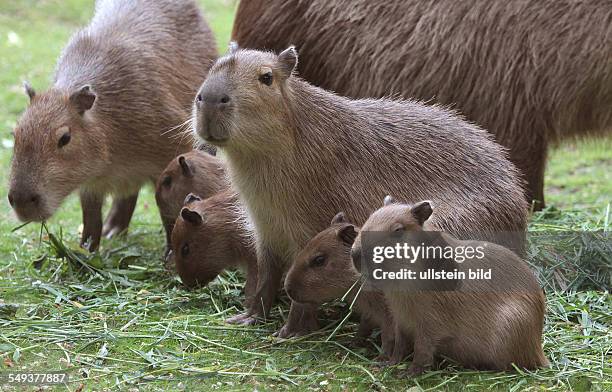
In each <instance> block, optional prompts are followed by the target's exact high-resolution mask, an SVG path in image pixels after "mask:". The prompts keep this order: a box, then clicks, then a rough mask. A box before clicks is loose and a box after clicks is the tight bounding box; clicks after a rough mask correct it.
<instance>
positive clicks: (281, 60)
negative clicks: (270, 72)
mask: <svg viewBox="0 0 612 392" xmlns="http://www.w3.org/2000/svg"><path fill="white" fill-rule="evenodd" d="M297 63H298V53H297V50H296V49H295V46H290V47H288V48H287V49H285V50H283V51H282V52H281V54H279V55H278V64H279V68H280V71H281V74H282V75H283V77H284V78H285V79H286V78H288V77H289V76H291V74H292V73H293V71H294V70H295V68H296V67H297Z"/></svg>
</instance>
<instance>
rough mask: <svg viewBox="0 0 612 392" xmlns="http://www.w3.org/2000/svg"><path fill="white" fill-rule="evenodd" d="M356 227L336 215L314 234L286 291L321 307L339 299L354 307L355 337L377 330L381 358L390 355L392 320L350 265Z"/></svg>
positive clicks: (293, 269) (380, 295)
mask: <svg viewBox="0 0 612 392" xmlns="http://www.w3.org/2000/svg"><path fill="white" fill-rule="evenodd" d="M358 230H359V229H358V228H356V227H355V226H354V225H353V224H351V223H350V222H348V220H347V219H346V217H345V216H344V213H342V212H339V213H338V214H336V216H334V218H333V219H332V222H331V225H330V227H328V228H327V229H325V230H323V231H322V232H320V233H319V234H317V235H315V236H314V237H313V238H312V239H311V240H310V241H308V243H307V244H306V246H305V247H304V249H302V251H301V252H300V253H299V254H298V255H297V256H296V260H295V261H294V262H293V264H292V266H291V268H290V269H289V272H288V273H287V277H286V278H285V291H286V292H287V295H289V298H291V300H293V301H296V302H299V303H310V304H314V305H317V306H318V305H321V304H323V303H325V302H330V301H333V300H335V299H338V298H345V300H346V301H347V302H348V303H349V304H353V306H354V309H355V311H356V312H357V313H358V314H359V315H360V318H361V320H360V324H359V333H358V336H367V335H369V333H370V332H371V328H372V326H374V327H376V328H380V330H381V340H382V351H383V355H381V358H382V357H385V358H391V356H392V354H393V346H394V342H393V333H394V328H393V318H392V316H391V312H390V311H389V308H388V307H387V304H386V303H385V298H384V295H383V293H382V292H381V291H378V290H371V289H365V288H362V287H361V282H360V277H361V275H360V274H359V272H358V271H357V270H356V269H355V267H354V266H353V262H352V260H351V256H350V252H351V247H352V246H353V242H354V241H355V238H356V237H357V232H358Z"/></svg>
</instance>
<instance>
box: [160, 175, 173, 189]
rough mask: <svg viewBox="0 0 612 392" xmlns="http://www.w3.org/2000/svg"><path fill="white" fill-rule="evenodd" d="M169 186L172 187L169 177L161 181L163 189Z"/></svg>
mask: <svg viewBox="0 0 612 392" xmlns="http://www.w3.org/2000/svg"><path fill="white" fill-rule="evenodd" d="M170 185H172V177H170V176H166V177H164V180H163V181H162V186H163V187H165V188H169V187H170Z"/></svg>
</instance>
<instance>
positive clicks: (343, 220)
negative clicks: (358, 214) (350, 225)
mask: <svg viewBox="0 0 612 392" xmlns="http://www.w3.org/2000/svg"><path fill="white" fill-rule="evenodd" d="M346 222H347V221H346V216H344V212H339V213H337V214H336V216H334V218H333V219H332V221H331V226H333V225H337V224H338V223H346Z"/></svg>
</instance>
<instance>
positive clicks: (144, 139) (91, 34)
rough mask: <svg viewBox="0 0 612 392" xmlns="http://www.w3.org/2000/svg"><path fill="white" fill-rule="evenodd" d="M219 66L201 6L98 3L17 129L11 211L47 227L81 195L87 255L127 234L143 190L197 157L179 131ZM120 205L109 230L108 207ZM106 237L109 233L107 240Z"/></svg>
mask: <svg viewBox="0 0 612 392" xmlns="http://www.w3.org/2000/svg"><path fill="white" fill-rule="evenodd" d="M215 57H216V47H215V40H214V37H213V35H212V32H211V31H210V30H209V28H208V26H207V25H206V23H205V21H204V19H203V18H202V15H201V13H200V10H199V9H198V6H197V5H196V3H195V1H194V0H158V1H147V0H132V1H122V0H100V1H97V2H96V10H95V15H94V17H93V19H92V20H91V22H90V24H89V25H88V26H87V27H86V28H84V29H83V30H81V31H79V32H77V33H76V34H75V35H74V36H73V37H72V38H71V40H70V42H69V43H68V45H67V46H66V47H65V49H64V51H63V53H62V55H61V57H60V58H59V60H58V63H57V68H56V71H55V77H54V81H53V85H52V86H51V88H50V89H49V90H48V91H45V92H43V93H36V92H35V91H34V90H33V89H32V88H31V87H29V86H27V87H26V90H27V93H28V95H29V97H30V104H29V106H28V108H27V109H26V111H25V113H24V114H23V115H22V117H21V118H20V119H19V121H18V123H17V126H16V127H15V148H14V155H13V161H12V167H11V175H10V191H9V202H10V204H11V205H12V207H13V209H14V210H15V212H16V214H17V217H18V218H19V219H21V220H23V221H43V220H46V219H48V218H50V217H51V216H52V215H53V214H54V213H55V211H56V210H57V209H58V207H59V206H60V204H61V203H62V201H63V200H64V199H65V198H66V197H67V196H68V195H69V194H71V193H72V192H74V191H75V190H77V189H78V190H80V196H81V206H82V209H83V233H82V240H81V243H82V245H87V247H88V248H89V249H90V250H95V249H96V248H97V247H98V245H99V242H100V238H101V236H102V233H104V234H107V235H112V234H116V233H118V232H121V231H124V230H125V229H126V228H127V227H128V224H129V221H130V219H131V216H132V213H133V211H134V207H135V205H136V199H137V196H138V191H139V189H140V187H141V186H142V185H143V184H144V183H145V182H148V181H153V182H155V181H156V180H157V177H158V176H159V174H160V173H161V172H162V171H163V170H164V168H165V167H166V165H167V164H168V162H169V161H170V160H171V159H172V158H173V157H175V156H176V155H177V154H179V153H182V152H186V151H189V150H191V148H192V142H191V140H189V138H186V137H183V138H181V137H180V136H181V135H180V134H179V128H180V126H179V125H180V124H183V123H185V121H186V120H187V119H188V118H189V115H190V109H191V105H192V102H193V95H194V94H195V90H196V89H197V87H198V85H200V84H201V83H202V81H203V80H204V77H205V75H206V71H207V70H208V68H209V66H210V65H211V63H212V62H213V61H214V59H215ZM107 194H112V195H114V196H115V203H114V204H113V207H112V209H111V211H110V213H109V216H108V218H107V220H106V223H105V224H104V227H103V222H102V212H101V211H102V204H103V201H104V197H105V195H107ZM103 229H104V230H103Z"/></svg>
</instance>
